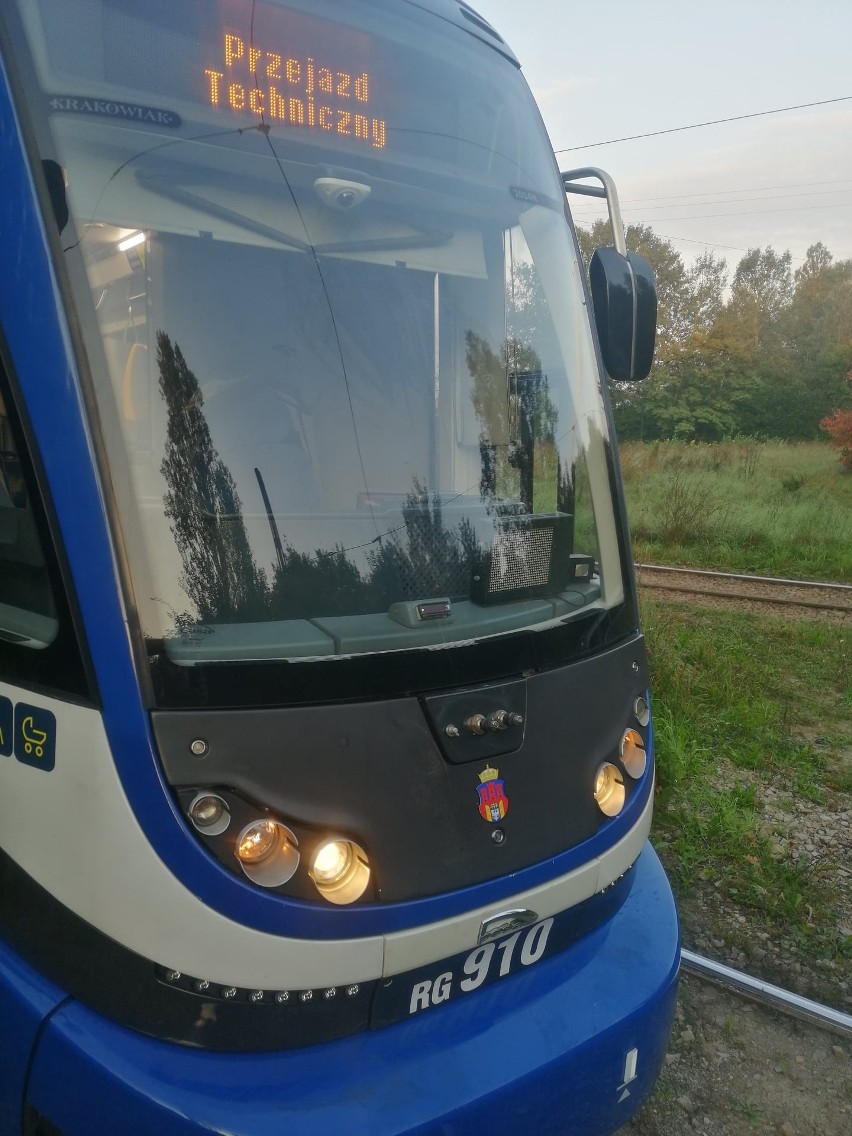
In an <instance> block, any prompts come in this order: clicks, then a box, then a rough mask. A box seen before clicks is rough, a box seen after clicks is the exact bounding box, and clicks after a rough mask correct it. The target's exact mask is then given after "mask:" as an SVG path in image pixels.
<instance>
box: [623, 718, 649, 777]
mask: <svg viewBox="0 0 852 1136" xmlns="http://www.w3.org/2000/svg"><path fill="white" fill-rule="evenodd" d="M621 764H622V765H623V766H624V768H625V769H626V770H627V772H628V773H629V774H630V776H631V777H632V778H633V780H634V781H635V780H637V779H638V778H639V777H641V776H642V774H643V773H644V772H645V768H646V766H647V764H648V755H647V754H646V753H645V743H644V741H643V740H642V735H641V734H640V733H639V732H638V731H637V730H625V731H624V737H623V738H622V739H621Z"/></svg>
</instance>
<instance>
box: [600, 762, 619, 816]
mask: <svg viewBox="0 0 852 1136" xmlns="http://www.w3.org/2000/svg"><path fill="white" fill-rule="evenodd" d="M625 796H626V794H625V791H624V779H623V778H622V776H621V774H620V773H619V771H618V769H616V767H615V766H614V765H613V764H612V763H611V762H609V761H605V762H604V763H603V765H602V766H601V767H600V768H599V769H598V772H597V775H596V776H595V801H596V803H597V806H598V808H599V809H600V810H601V812H602V813H603V814H604V815H605V816H608V817H614V816H618V814H619V813H620V812H621V810H622V809H623V808H624V801H625Z"/></svg>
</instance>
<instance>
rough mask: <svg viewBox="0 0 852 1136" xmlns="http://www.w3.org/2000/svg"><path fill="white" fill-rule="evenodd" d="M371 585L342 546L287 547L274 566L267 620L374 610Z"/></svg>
mask: <svg viewBox="0 0 852 1136" xmlns="http://www.w3.org/2000/svg"><path fill="white" fill-rule="evenodd" d="M371 598H372V588H371V587H370V581H369V580H365V579H364V578H363V577H362V576H361V573H360V572H359V571H358V568H357V566H356V565H355V564H353V563H352V561H351V560H350V559H349V558H348V557H347V555H346V550H345V549H343V548H333V549H324V548H318V549H316V551H315V552H314V553H313V554H308V553H303V552H297V551H296V550H295V549H294V548H290V547H288V548H287V549H286V550H285V552H284V555H283V557H282V560H281V564H280V565H279V566H277V567H276V569H275V577H274V580H273V583H272V591H271V594H270V611H269V614H268V616H267V618H268V619H310V618H312V617H313V616H328V615H352V614H354V613H356V612H367V611H372V610H375V609H374V608H373V607H371Z"/></svg>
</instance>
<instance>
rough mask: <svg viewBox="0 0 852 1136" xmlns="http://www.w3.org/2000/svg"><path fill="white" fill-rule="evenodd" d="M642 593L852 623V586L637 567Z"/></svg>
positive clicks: (727, 573)
mask: <svg viewBox="0 0 852 1136" xmlns="http://www.w3.org/2000/svg"><path fill="white" fill-rule="evenodd" d="M636 575H637V582H638V585H639V588H640V590H646V589H647V590H653V591H659V592H661V593H663V594H665V595H666V596H668V597H670V598H671V599H674V600H682V601H684V602H686V601H687V600H689V599H692V600H693V601H694V602H698V601H701V600H704V601H705V602H707V603H709V604H710V605H712V606H727V607H733V606H740V605H744V606H749V607H752V608H754V609H756V610H773V609H784V608H787V609H790V610H793V611H796V610H798V612H799V613H800V614H804V613H810V614H811V615H812V616H814V617H815V618H829V619H833V620H840V621H844V622H845V621H846V620H847V619H849V620H852V585H850V584H829V583H823V582H821V581H816V580H782V579H778V578H776V577H773V576H746V575H738V574H736V573H732V572H712V571H705V570H701V569H697V568H670V567H664V566H663V565H660V564H637V565H636Z"/></svg>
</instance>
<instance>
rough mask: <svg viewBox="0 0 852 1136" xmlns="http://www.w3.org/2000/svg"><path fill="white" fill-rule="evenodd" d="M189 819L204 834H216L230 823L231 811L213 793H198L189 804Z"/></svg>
mask: <svg viewBox="0 0 852 1136" xmlns="http://www.w3.org/2000/svg"><path fill="white" fill-rule="evenodd" d="M189 819H190V820H191V821H192V823H193V824H194V825H195V827H196V828H197V829H198V831H199V832H203V833H204V835H205V836H218V835H219V833H220V832H224V831H225V829H226V828H227V827H228V825H229V824H230V823H231V813H230V811H229V809H228V806H227V805H226V804H225V802H224V801H223V800H222V798H221V797H217V796H216V794H215V793H199V794H198V796H197V797H196V798H195V800H194V801H193V802H192V804H191V805H190V806H189Z"/></svg>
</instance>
